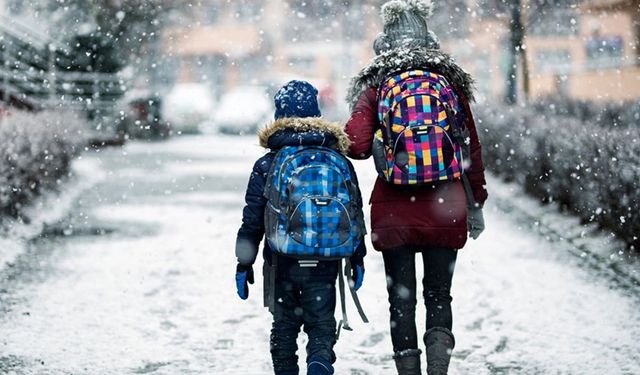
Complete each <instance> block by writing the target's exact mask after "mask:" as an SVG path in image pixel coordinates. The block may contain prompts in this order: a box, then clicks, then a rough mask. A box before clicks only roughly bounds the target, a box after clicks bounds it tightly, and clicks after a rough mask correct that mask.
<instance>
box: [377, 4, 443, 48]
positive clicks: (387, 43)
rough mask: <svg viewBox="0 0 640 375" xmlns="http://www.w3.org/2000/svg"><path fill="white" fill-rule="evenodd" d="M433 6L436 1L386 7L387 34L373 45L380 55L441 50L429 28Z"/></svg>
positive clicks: (384, 9)
mask: <svg viewBox="0 0 640 375" xmlns="http://www.w3.org/2000/svg"><path fill="white" fill-rule="evenodd" d="M433 6H434V4H433V1H432V0H391V1H388V2H386V3H385V4H384V5H383V6H382V21H383V23H384V30H383V31H384V32H383V33H382V34H380V35H379V36H378V37H377V38H376V40H375V41H374V42H373V49H374V51H375V52H376V54H378V55H379V54H380V53H382V52H385V51H387V50H389V49H392V48H398V47H426V48H432V49H438V48H440V42H439V41H438V37H437V36H436V35H435V33H433V32H432V31H430V30H429V27H428V26H427V20H428V19H429V18H430V17H431V14H432V13H433Z"/></svg>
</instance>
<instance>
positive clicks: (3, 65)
mask: <svg viewBox="0 0 640 375" xmlns="http://www.w3.org/2000/svg"><path fill="white" fill-rule="evenodd" d="M72 59H73V56H72V54H71V53H70V52H69V50H68V49H66V48H65V47H64V46H62V45H61V44H59V43H56V42H55V41H52V40H45V39H43V38H42V37H41V36H38V35H37V33H34V32H30V31H29V30H28V28H26V27H24V26H21V25H19V24H18V23H16V22H14V21H11V20H7V18H6V17H3V16H0V101H4V102H10V101H17V102H20V103H22V104H25V105H26V106H28V107H32V108H36V109H45V108H54V107H55V108H60V107H65V108H66V107H69V108H73V109H76V110H81V111H85V112H87V113H94V112H95V111H101V112H105V111H109V110H112V109H114V105H115V102H116V101H117V100H118V99H119V98H121V97H122V96H123V95H124V93H125V92H126V89H127V88H126V86H127V85H126V83H125V81H124V80H123V78H122V77H120V76H119V75H118V74H110V73H96V72H70V71H66V70H65V67H66V66H69V62H70V61H71V60H72Z"/></svg>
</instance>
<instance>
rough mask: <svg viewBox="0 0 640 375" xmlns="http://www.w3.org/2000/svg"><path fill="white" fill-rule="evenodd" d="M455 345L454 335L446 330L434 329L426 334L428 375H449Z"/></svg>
mask: <svg viewBox="0 0 640 375" xmlns="http://www.w3.org/2000/svg"><path fill="white" fill-rule="evenodd" d="M455 343H456V342H455V340H454V338H453V333H451V331H449V330H448V329H446V328H442V327H434V328H431V329H430V330H428V331H427V333H425V335H424V344H425V345H426V346H427V374H428V375H447V371H448V369H449V361H450V360H451V352H452V351H453V347H454V346H455Z"/></svg>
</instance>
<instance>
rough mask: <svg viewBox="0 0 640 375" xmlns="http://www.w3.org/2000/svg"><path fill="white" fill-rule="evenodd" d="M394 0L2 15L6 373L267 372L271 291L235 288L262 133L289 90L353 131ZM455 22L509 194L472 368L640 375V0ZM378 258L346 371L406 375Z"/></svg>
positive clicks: (479, 289)
mask: <svg viewBox="0 0 640 375" xmlns="http://www.w3.org/2000/svg"><path fill="white" fill-rule="evenodd" d="M383 3H384V1H383V0H317V1H316V0H89V1H87V0H29V1H23V0H0V373H2V374H4V373H7V374H13V373H15V374H26V373H29V374H35V373H37V374H86V373H91V374H95V373H99V374H114V375H121V374H142V373H154V374H185V373H189V374H222V373H224V374H242V375H246V374H264V373H269V372H270V371H271V364H270V362H269V361H268V355H266V350H267V348H268V338H269V332H268V330H269V326H270V323H269V316H268V314H267V313H266V312H264V313H262V312H263V311H262V309H261V301H260V297H261V293H262V291H261V288H260V287H259V286H258V285H259V282H258V283H257V284H258V285H255V286H252V290H251V293H252V294H251V298H250V300H249V301H246V302H241V301H240V300H239V299H237V298H236V296H235V288H234V285H233V282H234V280H233V273H234V271H235V267H236V259H235V256H234V251H233V249H234V246H235V242H234V241H235V233H236V231H237V229H238V227H239V225H240V220H241V213H242V207H243V204H244V203H243V202H244V192H245V188H246V186H247V179H248V177H249V173H250V171H251V166H252V165H253V163H254V162H255V160H256V159H257V158H258V157H259V156H261V155H263V154H264V150H263V149H262V148H261V147H259V146H258V140H257V137H256V132H257V130H258V129H259V128H261V127H263V126H264V125H265V124H267V123H268V122H269V121H271V120H272V119H273V112H274V109H273V96H274V93H275V92H276V90H277V89H278V88H279V87H280V86H281V85H283V84H284V83H286V82H288V81H289V80H291V79H304V80H308V81H310V82H311V83H313V84H314V85H315V86H316V87H317V88H318V89H319V97H320V104H321V110H322V113H323V115H324V116H325V117H327V118H328V119H331V120H334V121H338V122H341V123H344V122H345V121H346V120H347V118H348V116H349V108H348V106H347V104H346V102H345V100H344V98H345V94H346V92H347V87H348V86H349V82H350V79H351V77H353V76H354V75H356V74H357V73H358V71H359V70H360V69H362V67H363V66H365V65H366V64H368V62H369V61H370V60H371V58H372V57H373V50H372V43H373V40H374V39H375V38H376V36H377V34H378V33H379V32H380V31H381V28H382V22H381V17H380V7H381V5H382V4H383ZM435 4H436V9H435V14H434V15H433V17H432V18H431V20H430V21H429V27H430V29H431V30H433V31H434V32H435V33H436V34H437V35H438V36H439V38H440V40H441V44H442V49H443V50H444V51H445V52H448V53H450V54H452V55H453V56H454V57H455V58H456V60H457V61H458V63H459V64H460V65H461V66H462V67H463V68H464V69H466V70H468V71H469V72H470V73H471V74H472V75H473V77H474V78H475V80H476V86H477V90H478V91H477V95H476V99H477V101H476V103H473V104H472V111H473V113H474V117H475V120H476V126H477V129H478V133H479V138H480V141H481V144H482V153H483V159H484V164H485V167H486V169H487V177H488V186H487V189H488V191H489V195H490V198H489V200H488V203H487V205H486V206H485V209H484V211H485V215H486V217H487V231H486V232H485V233H483V235H482V237H480V239H479V240H478V241H469V243H468V245H467V246H466V248H468V249H466V248H465V251H464V256H462V255H463V254H462V253H461V256H460V257H459V262H458V266H456V267H457V268H459V269H460V271H459V272H458V271H456V277H455V278H454V284H455V285H454V289H455V290H456V291H455V299H456V303H455V305H454V308H455V309H456V310H459V312H460V313H458V312H456V323H455V324H456V329H457V332H459V334H458V333H456V335H457V337H456V341H458V343H457V344H456V345H457V347H456V350H455V351H454V357H455V359H454V361H452V366H453V368H452V373H454V374H480V375H484V374H551V373H553V374H576V373H579V374H604V373H612V374H614V373H615V374H639V373H640V358H639V357H638V350H637V349H638V344H637V342H638V337H640V315H638V311H639V309H640V257H638V248H639V247H640V238H639V237H640V236H639V235H638V233H640V215H639V214H638V213H639V212H640V126H639V124H640V0H582V1H580V0H573V1H568V0H477V1H471V0H448V1H445V0H439V1H436V2H435ZM354 164H355V167H356V169H357V171H358V175H359V177H360V179H359V180H360V183H361V184H362V187H361V189H362V191H363V193H364V195H365V199H366V195H368V194H369V193H370V191H371V187H372V184H373V182H374V181H375V178H376V175H375V170H374V168H373V165H372V164H373V163H371V161H359V162H355V163H354ZM366 211H368V210H366ZM367 216H368V215H367ZM369 254H370V255H369V256H367V270H368V271H367V274H368V275H370V276H367V279H366V280H365V285H364V286H363V290H364V293H363V295H365V296H367V297H366V301H365V302H366V304H367V305H368V306H370V307H369V309H370V310H373V311H372V314H373V315H370V316H371V317H372V324H369V325H366V326H359V327H357V329H356V332H354V334H353V335H351V334H345V335H344V338H341V342H340V343H339V345H342V348H339V352H340V353H341V354H340V360H339V361H338V363H337V366H338V367H337V372H338V373H341V374H343V373H344V374H347V373H350V374H359V375H366V374H375V375H379V374H386V373H392V372H393V369H392V359H391V354H390V353H391V351H390V340H389V339H388V337H387V336H388V330H387V323H386V322H387V319H388V315H386V314H387V309H386V308H384V309H381V308H378V309H376V308H374V307H375V306H384V305H386V299H387V296H386V290H385V286H384V284H385V279H384V271H383V265H382V261H381V257H380V256H379V254H376V253H375V252H374V251H370V252H369ZM256 272H257V277H256V280H259V273H260V269H259V267H256ZM456 285H457V286H456ZM221 301H223V302H221ZM419 308H421V307H419ZM258 312H259V313H258ZM367 312H368V313H369V312H370V311H369V310H368V311H367ZM356 324H357V323H356ZM301 344H302V342H301ZM238 359H239V360H238Z"/></svg>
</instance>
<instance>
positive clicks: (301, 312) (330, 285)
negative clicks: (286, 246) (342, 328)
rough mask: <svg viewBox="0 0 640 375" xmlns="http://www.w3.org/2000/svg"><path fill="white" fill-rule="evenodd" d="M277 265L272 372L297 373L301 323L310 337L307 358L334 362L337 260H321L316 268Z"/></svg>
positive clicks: (272, 338) (281, 263)
mask: <svg viewBox="0 0 640 375" xmlns="http://www.w3.org/2000/svg"><path fill="white" fill-rule="evenodd" d="M277 267H278V268H277V271H276V272H277V276H276V283H275V290H274V298H275V305H274V309H273V325H272V328H271V359H272V361H273V369H274V371H275V373H276V374H279V373H295V374H297V373H298V356H297V355H296V351H297V350H298V345H297V343H296V339H297V337H298V333H299V332H300V327H302V326H303V327H304V328H303V329H304V332H305V333H306V334H307V336H308V339H309V341H308V343H307V360H308V359H309V358H312V357H316V358H317V357H321V358H324V359H326V360H327V361H329V362H331V363H334V362H335V360H336V356H335V353H334V352H333V346H334V345H335V343H336V320H335V318H334V310H335V308H336V288H335V282H336V278H337V275H338V262H323V263H321V264H320V265H319V266H318V267H315V268H304V267H300V266H299V265H298V264H297V263H291V262H288V263H287V262H280V264H278V266H277Z"/></svg>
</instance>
